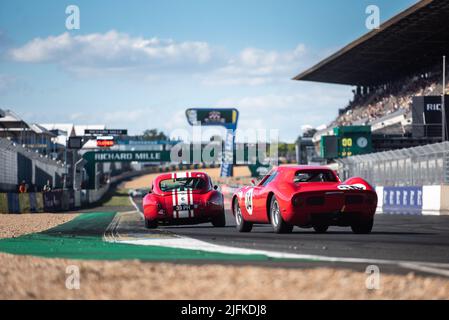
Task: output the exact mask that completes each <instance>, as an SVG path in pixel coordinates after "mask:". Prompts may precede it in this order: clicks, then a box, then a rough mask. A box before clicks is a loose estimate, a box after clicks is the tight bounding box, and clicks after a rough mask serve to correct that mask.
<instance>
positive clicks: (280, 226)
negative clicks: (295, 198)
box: [270, 196, 293, 233]
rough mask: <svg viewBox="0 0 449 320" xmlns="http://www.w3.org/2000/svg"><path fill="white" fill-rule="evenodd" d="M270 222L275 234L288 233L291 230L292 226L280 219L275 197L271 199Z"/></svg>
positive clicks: (279, 209)
mask: <svg viewBox="0 0 449 320" xmlns="http://www.w3.org/2000/svg"><path fill="white" fill-rule="evenodd" d="M270 220H271V225H272V226H273V230H274V232H276V233H290V232H292V230H293V225H291V224H289V223H287V222H285V221H284V219H283V218H282V215H281V208H280V206H279V202H278V201H277V200H276V197H275V196H273V197H272V198H271V204H270Z"/></svg>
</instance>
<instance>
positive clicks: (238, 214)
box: [234, 200, 253, 232]
mask: <svg viewBox="0 0 449 320" xmlns="http://www.w3.org/2000/svg"><path fill="white" fill-rule="evenodd" d="M234 215H235V224H236V227H237V231H238V232H250V231H251V229H252V228H253V224H252V223H251V222H248V221H245V220H243V216H242V211H241V210H240V206H239V202H238V200H235V201H234Z"/></svg>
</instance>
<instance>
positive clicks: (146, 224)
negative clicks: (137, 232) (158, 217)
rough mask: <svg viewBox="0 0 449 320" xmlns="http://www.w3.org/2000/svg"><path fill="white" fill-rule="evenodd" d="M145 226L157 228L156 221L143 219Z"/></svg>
mask: <svg viewBox="0 0 449 320" xmlns="http://www.w3.org/2000/svg"><path fill="white" fill-rule="evenodd" d="M145 228H147V229H156V228H157V221H155V220H150V219H145Z"/></svg>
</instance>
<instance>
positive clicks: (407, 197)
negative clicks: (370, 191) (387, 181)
mask: <svg viewBox="0 0 449 320" xmlns="http://www.w3.org/2000/svg"><path fill="white" fill-rule="evenodd" d="M383 193H384V194H383V207H382V211H383V212H384V213H411V214H421V212H422V204H423V201H422V199H423V188H422V187H384V190H383Z"/></svg>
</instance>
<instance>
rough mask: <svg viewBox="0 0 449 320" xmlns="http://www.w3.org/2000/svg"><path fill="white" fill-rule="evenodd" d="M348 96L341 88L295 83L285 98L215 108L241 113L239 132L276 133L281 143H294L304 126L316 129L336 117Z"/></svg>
mask: <svg viewBox="0 0 449 320" xmlns="http://www.w3.org/2000/svg"><path fill="white" fill-rule="evenodd" d="M350 96H351V92H350V89H349V88H348V87H343V86H333V85H320V84H313V83H298V84H297V86H294V87H290V88H289V90H288V92H286V93H284V94H266V95H255V96H248V97H240V98H227V99H222V100H220V101H218V102H217V104H216V105H217V106H218V107H235V108H237V109H238V110H239V111H240V118H239V128H241V129H242V130H248V129H265V130H270V129H277V130H279V132H280V137H281V139H285V140H287V141H294V140H295V139H296V138H297V136H298V135H299V134H301V132H302V130H303V128H304V126H306V125H308V126H313V127H316V126H319V125H321V124H322V123H323V122H330V121H331V120H333V119H334V118H335V117H336V115H337V108H338V107H341V106H343V105H345V103H347V101H348V99H349V97H350Z"/></svg>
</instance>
